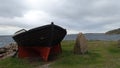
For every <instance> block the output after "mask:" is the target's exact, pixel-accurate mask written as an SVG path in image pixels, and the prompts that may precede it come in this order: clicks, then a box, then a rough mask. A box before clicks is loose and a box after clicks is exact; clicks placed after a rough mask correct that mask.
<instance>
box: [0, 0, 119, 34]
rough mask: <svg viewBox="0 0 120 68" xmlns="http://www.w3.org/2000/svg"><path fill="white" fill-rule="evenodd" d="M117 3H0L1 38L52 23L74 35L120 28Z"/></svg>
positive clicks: (17, 0) (96, 0)
mask: <svg viewBox="0 0 120 68" xmlns="http://www.w3.org/2000/svg"><path fill="white" fill-rule="evenodd" d="M119 3H120V0H0V35H13V34H14V33H15V32H16V31H18V30H20V29H26V30H29V29H32V28H35V27H39V26H43V25H46V24H50V23H51V22H54V24H56V25H59V26H61V27H63V28H65V29H66V30H67V33H68V34H75V33H79V32H82V33H104V32H106V31H109V30H112V29H117V28H120V4H119Z"/></svg>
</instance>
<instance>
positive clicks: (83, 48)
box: [74, 33, 88, 54]
mask: <svg viewBox="0 0 120 68" xmlns="http://www.w3.org/2000/svg"><path fill="white" fill-rule="evenodd" d="M87 51H88V50H87V39H86V38H85V36H84V35H83V34H82V33H79V34H78V35H77V38H76V42H75V45H74V54H85V53H86V52H87Z"/></svg>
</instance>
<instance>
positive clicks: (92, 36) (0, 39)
mask: <svg viewBox="0 0 120 68" xmlns="http://www.w3.org/2000/svg"><path fill="white" fill-rule="evenodd" d="M84 35H85V37H86V38H87V40H105V41H117V40H120V34H117V35H116V34H114V35H106V34H104V33H86V34H84ZM76 37H77V34H69V35H66V36H65V38H64V40H75V39H76ZM12 42H15V41H14V40H13V39H12V36H10V35H9V36H0V47H2V46H5V45H7V44H9V43H12Z"/></svg>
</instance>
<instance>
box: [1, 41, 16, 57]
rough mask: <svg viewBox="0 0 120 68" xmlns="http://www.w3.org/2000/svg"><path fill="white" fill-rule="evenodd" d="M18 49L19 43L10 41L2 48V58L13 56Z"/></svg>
mask: <svg viewBox="0 0 120 68" xmlns="http://www.w3.org/2000/svg"><path fill="white" fill-rule="evenodd" d="M17 50H18V45H17V44H16V43H15V42H14V43H10V44H8V45H5V46H4V47H1V48H0V59H3V58H6V57H10V56H13V55H14V54H15V53H16V51H17Z"/></svg>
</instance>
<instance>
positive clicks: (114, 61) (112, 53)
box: [51, 41, 120, 68]
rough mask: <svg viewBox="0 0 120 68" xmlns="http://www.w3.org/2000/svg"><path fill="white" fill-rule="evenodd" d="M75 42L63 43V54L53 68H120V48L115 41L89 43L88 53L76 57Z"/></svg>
mask: <svg viewBox="0 0 120 68" xmlns="http://www.w3.org/2000/svg"><path fill="white" fill-rule="evenodd" d="M74 44H75V42H74V41H63V42H62V49H63V53H62V55H60V56H59V59H58V60H57V61H55V62H54V63H53V64H52V65H51V67H52V68H119V67H120V48H118V47H117V42H115V41H89V42H88V53H87V54H85V55H74V54H73V47H74Z"/></svg>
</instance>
